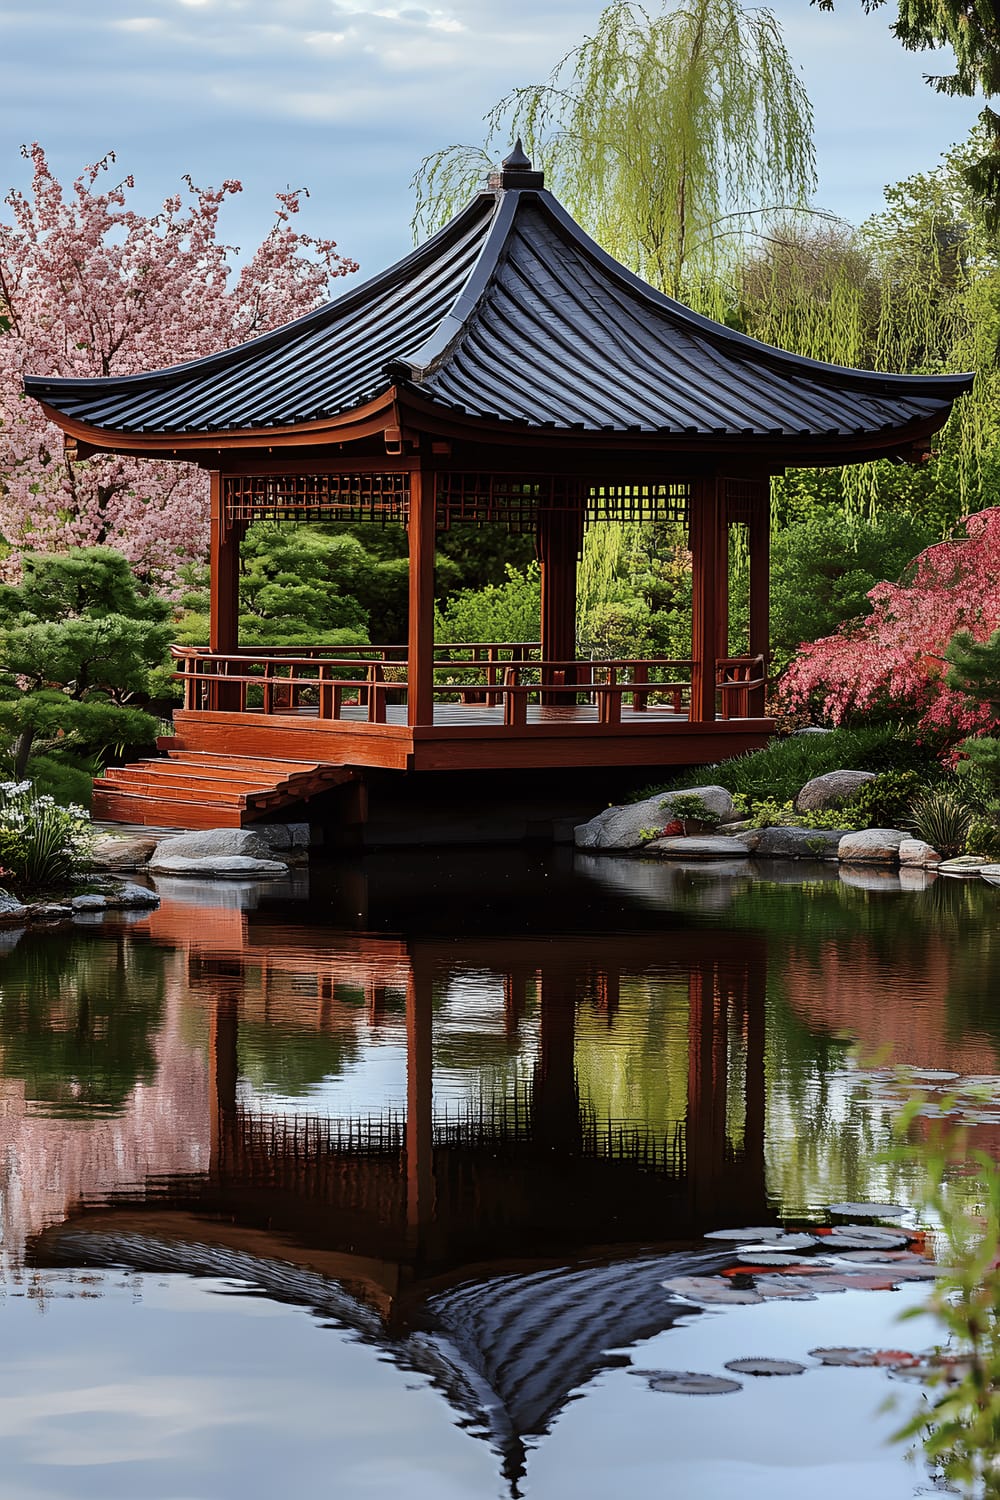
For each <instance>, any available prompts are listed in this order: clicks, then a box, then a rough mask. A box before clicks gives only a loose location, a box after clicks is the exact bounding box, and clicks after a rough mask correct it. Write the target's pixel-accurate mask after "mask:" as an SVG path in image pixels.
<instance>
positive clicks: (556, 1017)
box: [532, 963, 580, 1152]
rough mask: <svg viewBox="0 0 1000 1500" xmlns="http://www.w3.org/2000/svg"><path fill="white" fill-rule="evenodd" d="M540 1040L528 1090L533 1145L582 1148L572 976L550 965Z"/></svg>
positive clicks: (544, 984) (543, 989) (543, 990)
mask: <svg viewBox="0 0 1000 1500" xmlns="http://www.w3.org/2000/svg"><path fill="white" fill-rule="evenodd" d="M539 1012H540V1028H539V1029H540V1033H541V1035H540V1037H539V1051H538V1060H537V1062H536V1064H535V1077H534V1087H533V1090H532V1135H533V1137H534V1142H535V1145H536V1146H547V1147H549V1149H550V1150H554V1151H565V1152H572V1151H575V1150H578V1149H579V1144H580V1101H579V1095H578V1092H577V1086H576V985H575V982H574V976H573V974H572V973H567V972H565V971H564V970H563V969H561V968H559V967H558V966H556V965H554V964H551V963H550V964H549V965H548V966H547V967H546V968H543V969H542V982H541V996H540V1003H539Z"/></svg>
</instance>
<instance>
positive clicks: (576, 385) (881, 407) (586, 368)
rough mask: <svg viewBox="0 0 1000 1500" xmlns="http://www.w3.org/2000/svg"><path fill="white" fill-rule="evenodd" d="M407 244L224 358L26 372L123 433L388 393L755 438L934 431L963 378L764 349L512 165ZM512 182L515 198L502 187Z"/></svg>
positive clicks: (476, 411)
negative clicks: (667, 284) (150, 367)
mask: <svg viewBox="0 0 1000 1500" xmlns="http://www.w3.org/2000/svg"><path fill="white" fill-rule="evenodd" d="M501 181H502V182H503V183H504V184H505V185H504V186H503V187H502V188H500V189H499V190H497V191H491V192H485V193H481V194H479V195H478V196H477V197H476V198H475V199H473V201H472V202H471V203H470V204H469V205H468V207H467V208H466V209H464V210H463V212H462V213H460V214H459V215H458V216H457V217H456V218H455V219H453V220H452V221H451V223H450V224H448V225H447V226H446V227H445V228H444V229H443V230H441V231H440V233H439V234H437V235H435V236H434V238H433V239H431V240H429V241H428V242H427V243H426V244H425V245H423V246H421V247H420V248H419V249H418V250H416V251H414V252H413V253H412V254H411V255H409V256H407V257H406V258H405V259H404V260H402V261H400V262H399V263H398V264H397V265H395V266H393V267H391V268H390V269H389V270H388V271H385V272H383V273H382V275H380V276H376V277H375V278H374V279H373V280H371V281H369V282H366V283H365V284H364V285H362V286H359V287H357V288H356V289H354V290H352V291H350V292H348V293H347V294H345V295H343V296H341V297H338V298H337V299H336V300H334V301H333V302H330V303H328V304H327V305H326V306H324V307H322V308H320V309H319V310H318V311H316V312H314V313H311V314H309V315H308V316H306V317H304V318H300V319H298V320H297V321H296V322H294V323H290V324H288V325H287V326H285V327H284V328H280V329H277V330H276V331H275V332H273V333H270V334H267V335H265V336H263V337H261V338H257V339H254V340H253V341H252V342H250V343H247V344H244V345H241V346H239V347H237V348H235V349H230V350H226V351H223V352H222V353H219V354H215V355H211V356H209V357H207V358H204V359H199V360H194V361H192V362H190V363H188V364H185V365H177V366H174V367H173V368H171V369H167V370H160V371H155V372H153V373H151V374H144V375H131V376H120V377H111V378H108V379H102V380H55V379H44V378H42V377H39V376H29V377H28V378H27V379H26V380H25V389H26V391H27V392H28V394H29V395H31V396H34V397H35V398H36V399H38V400H40V401H44V402H46V403H47V404H48V405H49V406H50V407H51V408H53V409H54V410H55V411H56V412H58V413H59V414H61V415H62V416H64V417H66V418H68V419H71V420H76V421H78V422H81V423H85V424H87V425H88V426H91V427H96V428H100V429H103V430H104V431H105V432H107V431H112V432H117V433H122V434H126V433H127V434H151V435H152V434H158V435H169V434H178V435H180V434H186V435H193V434H208V433H218V432H234V431H237V432H238V431H240V430H241V429H242V430H247V429H254V428H267V427H290V426H294V425H296V424H299V423H304V422H313V421H317V420H322V419H324V418H335V417H337V416H340V415H342V414H344V413H347V412H349V411H351V410H352V409H353V408H354V407H357V406H359V405H362V404H364V403H366V402H368V401H370V400H372V399H374V398H376V397H377V396H378V395H380V394H383V393H385V392H386V391H388V389H389V388H390V387H391V386H392V385H393V384H403V385H405V386H407V387H409V388H411V389H413V390H415V391H417V392H419V393H420V394H421V395H422V396H423V397H425V398H427V399H428V400H430V401H431V402H432V403H434V404H435V405H437V406H438V407H440V408H444V409H445V410H451V411H459V412H462V413H464V414H466V415H467V416H471V417H473V418H477V419H481V420H482V421H484V422H486V423H490V422H493V421H497V420H499V421H502V422H512V423H516V424H517V425H518V426H519V427H521V428H528V429H547V430H548V431H550V432H551V431H552V430H553V429H555V430H556V431H559V430H564V431H566V430H575V431H580V430H583V431H591V432H606V433H622V434H624V433H630V432H631V433H641V434H649V435H656V436H660V437H663V438H680V439H682V440H683V439H684V438H686V437H697V438H724V439H729V440H732V439H737V440H738V439H745V440H747V441H748V443H749V445H750V446H751V447H752V446H753V445H754V443H755V442H759V441H760V440H771V441H773V440H774V439H776V438H777V439H782V438H786V439H792V438H797V439H800V440H801V439H803V438H806V439H852V438H863V437H865V436H872V437H878V436H887V437H891V435H892V434H893V433H894V432H895V431H897V430H899V429H907V428H911V427H912V426H913V425H914V424H925V425H928V430H932V429H933V427H934V426H936V425H940V424H941V423H942V422H944V421H945V420H946V418H947V416H948V413H949V411H950V408H951V403H952V402H953V401H954V399H955V398H956V396H958V395H960V394H961V393H962V392H963V391H966V390H968V389H969V388H970V386H971V384H972V376H971V375H944V376H912V375H911V376H905V375H884V374H877V373H872V372H870V371H862V370H846V369H842V368H840V367H838V366H835V365H825V364H821V363H819V362H817V361H815V360H809V359H804V358H801V357H800V356H797V355H792V354H787V353H785V352H783V351H781V350H777V349H773V348H771V347H769V346H768V345H765V344H760V343H758V342H757V341H756V340H753V339H750V338H747V337H745V336H744V335H742V334H739V333H736V332H734V331H733V330H732V329H729V328H726V327H724V326H723V325H721V324H718V323H713V322H712V321H711V320H710V319H708V318H704V317H701V316H700V315H698V314H696V313H693V312H692V311H691V310H690V309H688V308H686V307H684V306H682V305H681V304H680V303H677V302H674V301H672V300H671V299H669V298H667V297H664V296H662V295H661V294H660V293H658V292H656V291H654V290H653V289H652V288H651V287H649V286H647V285H646V284H645V283H644V282H643V281H641V280H639V278H638V277H636V276H633V275H632V273H631V272H629V271H627V270H626V269H625V268H624V267H623V266H621V265H619V264H618V263H617V262H616V261H614V260H612V259H611V257H610V256H608V255H607V254H605V252H604V251H602V250H601V249H600V248H599V247H598V246H597V245H595V244H594V242H593V241H592V240H590V239H589V238H588V237H587V236H586V235H585V234H584V233H583V231H582V230H581V229H580V228H579V226H578V225H577V224H576V223H575V222H574V221H573V220H572V219H571V218H570V216H569V215H568V214H567V213H566V211H565V209H563V208H562V207H561V205H560V204H559V203H558V202H557V201H556V199H555V198H553V197H552V195H551V194H550V193H548V192H546V191H545V190H544V189H543V188H541V187H539V186H535V185H534V184H536V183H538V182H539V181H540V174H538V173H535V172H532V171H530V170H526V169H523V168H520V167H518V168H517V169H515V170H509V171H506V172H504V173H503V175H502V178H501ZM518 182H521V183H523V184H524V185H521V186H516V185H515V186H512V185H511V184H516V183H518Z"/></svg>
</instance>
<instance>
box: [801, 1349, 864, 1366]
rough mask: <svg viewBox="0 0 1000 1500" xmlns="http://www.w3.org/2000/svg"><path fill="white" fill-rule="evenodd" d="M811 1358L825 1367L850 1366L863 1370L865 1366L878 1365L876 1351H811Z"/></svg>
mask: <svg viewBox="0 0 1000 1500" xmlns="http://www.w3.org/2000/svg"><path fill="white" fill-rule="evenodd" d="M809 1357H810V1358H811V1359H818V1360H819V1362H820V1364H824V1365H848V1366H850V1368H851V1369H862V1368H864V1367H865V1366H870V1365H877V1364H878V1360H877V1358H876V1357H875V1351H874V1349H847V1348H833V1349H810V1350H809Z"/></svg>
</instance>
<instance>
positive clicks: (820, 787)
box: [792, 771, 876, 813]
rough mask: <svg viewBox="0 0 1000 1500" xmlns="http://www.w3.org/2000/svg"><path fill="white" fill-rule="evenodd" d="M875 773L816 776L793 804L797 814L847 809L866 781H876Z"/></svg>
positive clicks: (849, 772)
mask: <svg viewBox="0 0 1000 1500" xmlns="http://www.w3.org/2000/svg"><path fill="white" fill-rule="evenodd" d="M875 776H876V773H875V772H874V771H827V773H826V775H825V776H814V777H813V779H812V781H807V782H806V784H805V786H804V787H802V788H800V790H799V792H798V793H797V794H796V797H795V801H794V803H793V804H792V805H793V807H794V808H795V811H796V812H799V813H802V812H822V811H825V810H826V808H828V807H846V806H847V804H848V802H853V800H854V798H855V797H856V796H857V794H858V792H859V791H860V790H861V788H862V787H863V786H864V784H865V782H866V781H874V780H875Z"/></svg>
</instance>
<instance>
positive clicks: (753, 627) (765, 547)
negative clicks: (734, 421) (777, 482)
mask: <svg viewBox="0 0 1000 1500" xmlns="http://www.w3.org/2000/svg"><path fill="white" fill-rule="evenodd" d="M748 530H749V543H750V655H751V656H763V658H764V670H765V672H766V671H767V664H768V661H769V659H770V655H771V619H770V615H771V489H770V483H769V481H768V480H766V479H762V480H761V481H760V492H759V494H757V495H755V496H754V499H753V502H752V504H751V507H750V524H749V528H748ZM764 696H765V689H764V688H763V687H759V688H751V689H750V692H749V693H748V694H747V699H748V701H747V713H748V714H750V715H751V716H752V717H755V718H760V717H763V714H764Z"/></svg>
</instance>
